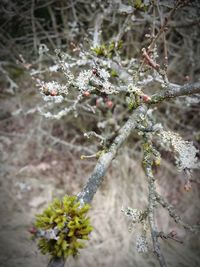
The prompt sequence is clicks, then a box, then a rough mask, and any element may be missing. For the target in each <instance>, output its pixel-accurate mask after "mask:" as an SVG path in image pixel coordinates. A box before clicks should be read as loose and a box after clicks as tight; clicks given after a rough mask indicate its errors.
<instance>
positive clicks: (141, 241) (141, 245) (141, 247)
mask: <svg viewBox="0 0 200 267" xmlns="http://www.w3.org/2000/svg"><path fill="white" fill-rule="evenodd" d="M136 250H137V251H138V252H139V253H146V252H148V243H147V238H146V236H145V235H140V236H138V237H137V238H136Z"/></svg>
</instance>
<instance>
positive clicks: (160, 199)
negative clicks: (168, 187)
mask: <svg viewBox="0 0 200 267" xmlns="http://www.w3.org/2000/svg"><path fill="white" fill-rule="evenodd" d="M155 197H156V200H157V202H158V203H159V204H160V205H161V206H162V207H163V208H165V209H167V210H168V212H169V215H170V217H172V218H173V219H174V221H175V222H176V223H178V224H180V225H181V226H182V227H183V228H185V229H187V230H189V231H191V232H196V231H197V230H198V228H199V227H198V225H193V226H192V225H189V224H187V223H185V222H183V221H182V219H181V217H180V216H179V215H178V214H177V212H176V210H175V209H174V208H173V206H172V205H170V204H169V203H168V202H167V201H166V200H165V199H164V198H163V197H162V196H161V195H159V194H158V193H157V192H155Z"/></svg>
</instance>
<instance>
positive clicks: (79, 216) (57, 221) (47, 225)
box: [35, 195, 93, 258]
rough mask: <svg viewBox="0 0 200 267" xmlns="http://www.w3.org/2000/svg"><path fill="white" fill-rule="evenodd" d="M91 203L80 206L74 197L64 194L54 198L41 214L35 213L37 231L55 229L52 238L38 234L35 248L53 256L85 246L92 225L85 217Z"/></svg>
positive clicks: (74, 254)
mask: <svg viewBox="0 0 200 267" xmlns="http://www.w3.org/2000/svg"><path fill="white" fill-rule="evenodd" d="M89 209H90V206H89V205H88V204H84V205H83V206H81V205H80V202H78V201H77V197H76V196H67V195H66V196H64V197H63V199H62V200H59V199H57V198H56V199H54V201H53V202H52V203H51V204H50V205H49V207H47V208H46V209H45V210H44V211H43V213H42V214H38V215H36V217H37V219H36V221H35V227H36V228H37V230H38V231H40V232H45V231H46V232H51V231H54V232H55V229H56V235H55V237H54V238H47V237H46V236H44V235H42V236H40V237H39V241H38V247H39V249H40V250H41V252H42V253H43V254H47V253H49V254H50V255H52V256H53V257H64V258H67V257H68V256H70V255H72V256H73V257H74V256H76V255H77V254H78V252H79V249H81V248H84V247H85V244H84V243H83V240H88V239H89V234H90V233H91V231H92V229H93V227H92V226H91V224H90V219H89V217H87V216H86V214H87V212H88V210H89Z"/></svg>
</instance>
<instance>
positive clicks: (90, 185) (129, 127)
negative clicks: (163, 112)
mask: <svg viewBox="0 0 200 267" xmlns="http://www.w3.org/2000/svg"><path fill="white" fill-rule="evenodd" d="M143 112H144V107H143V106H140V107H138V108H137V109H136V110H135V111H134V113H133V114H132V115H131V117H130V118H129V119H128V121H127V122H126V123H125V125H124V126H123V127H122V128H121V129H120V130H119V134H118V136H117V137H116V138H115V139H114V141H113V143H112V145H111V146H110V148H109V150H108V151H107V152H105V153H104V154H103V155H102V156H101V157H100V158H99V160H98V162H97V164H96V166H95V168H94V170H93V172H92V174H91V175H90V177H89V178H88V181H87V184H86V185H85V187H84V188H83V191H82V192H81V193H79V195H78V198H79V200H80V201H81V202H83V203H90V202H91V201H92V199H93V197H94V194H95V193H96V191H97V189H98V187H99V186H100V185H101V183H102V181H103V177H104V175H105V173H106V171H107V169H108V167H109V166H110V164H111V162H112V160H113V159H114V158H115V156H116V154H117V151H118V150H119V148H120V147H121V146H122V144H123V143H124V142H125V141H126V140H127V138H128V137H129V135H130V134H131V132H132V131H133V129H135V128H136V125H137V117H138V115H139V114H141V113H143Z"/></svg>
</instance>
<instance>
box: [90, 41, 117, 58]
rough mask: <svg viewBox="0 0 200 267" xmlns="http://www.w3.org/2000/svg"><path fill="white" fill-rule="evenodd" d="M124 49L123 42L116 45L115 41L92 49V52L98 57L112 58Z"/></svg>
mask: <svg viewBox="0 0 200 267" xmlns="http://www.w3.org/2000/svg"><path fill="white" fill-rule="evenodd" d="M121 48H122V41H119V42H117V43H115V42H114V41H112V42H110V43H109V44H107V45H106V44H102V45H100V46H96V47H93V48H91V50H92V51H93V52H94V53H95V54H96V55H97V56H98V57H108V58H111V57H113V56H114V54H115V52H116V51H119V50H120V49H121Z"/></svg>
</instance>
